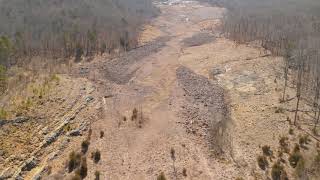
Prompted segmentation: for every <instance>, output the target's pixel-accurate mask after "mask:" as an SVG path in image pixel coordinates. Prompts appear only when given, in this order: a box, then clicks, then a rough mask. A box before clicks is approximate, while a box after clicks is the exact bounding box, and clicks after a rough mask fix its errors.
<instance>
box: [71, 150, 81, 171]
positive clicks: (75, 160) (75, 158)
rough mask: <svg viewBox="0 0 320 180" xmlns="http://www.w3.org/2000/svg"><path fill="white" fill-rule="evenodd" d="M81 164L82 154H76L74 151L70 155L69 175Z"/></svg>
mask: <svg viewBox="0 0 320 180" xmlns="http://www.w3.org/2000/svg"><path fill="white" fill-rule="evenodd" d="M80 162H81V154H79V153H75V152H74V151H72V152H71V153H70V154H69V162H68V170H69V173H70V172H72V171H73V170H74V169H76V168H77V167H78V166H79V165H80Z"/></svg>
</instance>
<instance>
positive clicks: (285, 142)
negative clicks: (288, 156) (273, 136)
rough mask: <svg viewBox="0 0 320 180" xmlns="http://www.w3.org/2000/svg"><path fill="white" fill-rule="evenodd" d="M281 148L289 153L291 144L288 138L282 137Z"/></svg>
mask: <svg viewBox="0 0 320 180" xmlns="http://www.w3.org/2000/svg"><path fill="white" fill-rule="evenodd" d="M279 144H280V148H281V150H283V151H284V152H286V153H289V142H288V137H286V136H282V137H281V138H280V140H279Z"/></svg>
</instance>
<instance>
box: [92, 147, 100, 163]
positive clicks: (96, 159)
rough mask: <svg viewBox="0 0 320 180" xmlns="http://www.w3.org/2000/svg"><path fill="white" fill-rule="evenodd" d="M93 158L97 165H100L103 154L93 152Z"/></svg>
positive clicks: (97, 151) (96, 151)
mask: <svg viewBox="0 0 320 180" xmlns="http://www.w3.org/2000/svg"><path fill="white" fill-rule="evenodd" d="M91 158H92V159H93V161H94V162H95V163H98V162H99V161H100V159H101V153H100V151H99V150H95V151H94V152H92V154H91Z"/></svg>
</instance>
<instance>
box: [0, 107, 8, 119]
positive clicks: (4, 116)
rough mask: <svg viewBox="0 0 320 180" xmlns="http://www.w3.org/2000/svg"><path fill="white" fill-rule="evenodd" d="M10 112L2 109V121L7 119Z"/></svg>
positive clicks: (0, 114) (0, 113)
mask: <svg viewBox="0 0 320 180" xmlns="http://www.w3.org/2000/svg"><path fill="white" fill-rule="evenodd" d="M7 117H8V112H7V111H6V110H5V109H4V108H0V119H7Z"/></svg>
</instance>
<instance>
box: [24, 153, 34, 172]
mask: <svg viewBox="0 0 320 180" xmlns="http://www.w3.org/2000/svg"><path fill="white" fill-rule="evenodd" d="M37 164H38V162H37V160H36V158H35V157H34V156H32V157H31V158H29V159H27V160H26V161H25V162H24V165H23V166H22V168H21V170H22V171H30V170H31V169H33V168H35V167H36V166H37Z"/></svg>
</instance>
